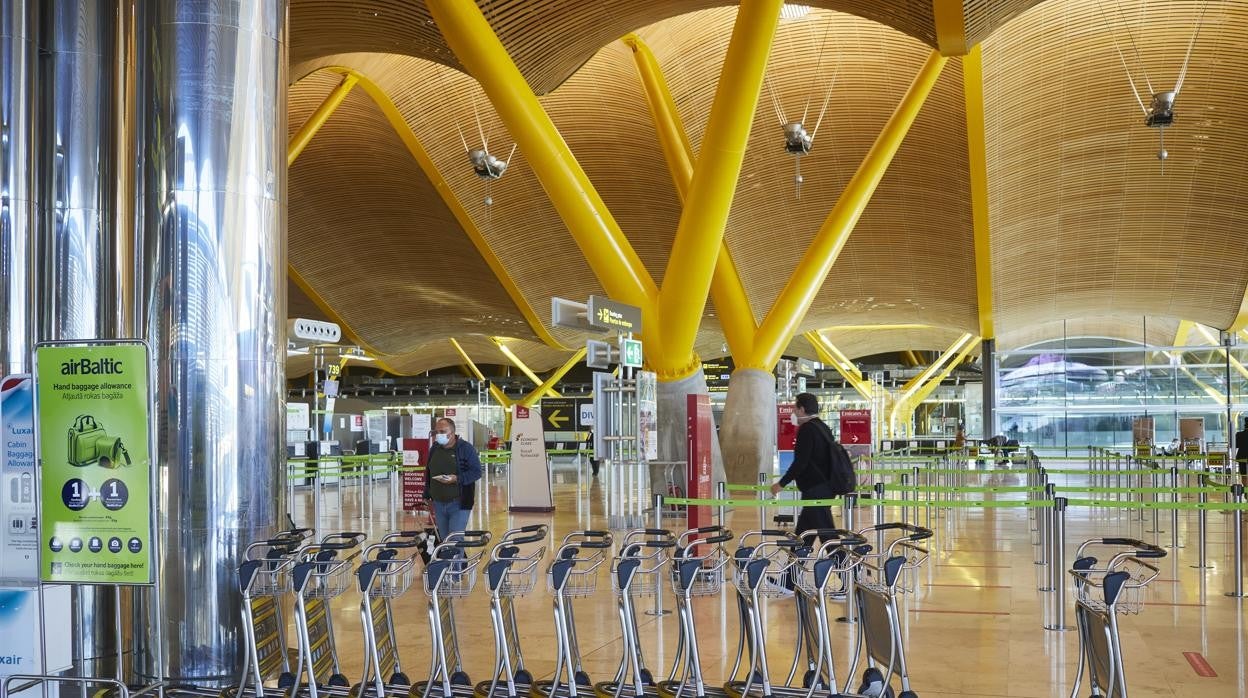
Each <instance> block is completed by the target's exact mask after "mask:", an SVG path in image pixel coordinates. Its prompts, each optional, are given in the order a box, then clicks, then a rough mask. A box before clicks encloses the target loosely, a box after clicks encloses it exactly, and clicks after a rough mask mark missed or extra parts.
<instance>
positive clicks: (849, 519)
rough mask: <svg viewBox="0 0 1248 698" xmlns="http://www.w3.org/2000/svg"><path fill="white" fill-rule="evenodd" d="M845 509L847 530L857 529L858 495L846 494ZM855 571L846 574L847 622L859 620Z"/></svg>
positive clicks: (843, 511)
mask: <svg viewBox="0 0 1248 698" xmlns="http://www.w3.org/2000/svg"><path fill="white" fill-rule="evenodd" d="M842 505H843V510H842V513H841V518H842V520H843V521H844V522H845V524H844V526H845V530H846V531H857V530H858V529H857V525H856V523H855V522H854V509H855V507H857V505H858V495H856V494H854V493H853V492H850V493H849V494H847V495H845V499H844V502H843V503H842ZM854 597H855V593H854V573H853V572H852V571H851V572H849V573H848V574H846V575H845V622H846V623H856V622H857V621H858V609H857V607H856V606H855V604H854Z"/></svg>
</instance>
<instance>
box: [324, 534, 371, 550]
mask: <svg viewBox="0 0 1248 698" xmlns="http://www.w3.org/2000/svg"><path fill="white" fill-rule="evenodd" d="M366 538H368V534H367V533H361V532H359V531H343V532H341V533H330V534H327V535H326V536H325V537H323V538H321V549H322V550H346V549H347V548H354V547H355V546H357V545H359V544H360V543H363V542H364V540H365V539H366Z"/></svg>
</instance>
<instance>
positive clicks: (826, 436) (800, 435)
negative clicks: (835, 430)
mask: <svg viewBox="0 0 1248 698" xmlns="http://www.w3.org/2000/svg"><path fill="white" fill-rule="evenodd" d="M820 432H822V434H821V433H820ZM833 441H834V439H833V438H832V430H831V429H829V428H828V425H827V424H824V423H823V420H821V419H819V418H818V417H815V418H814V419H810V420H807V421H806V422H805V423H804V424H802V425H801V426H800V427H798V428H797V440H796V442H794V444H793V463H792V464H791V465H790V466H789V469H788V470H786V471H785V473H784V477H782V478H780V484H781V485H782V486H783V485H788V484H789V483H790V482H796V483H797V489H799V490H801V491H802V496H805V495H806V493H807V492H809V491H810V490H811V489H812V488H813V487H815V486H816V485H820V484H822V483H823V482H824V481H826V480H828V479H829V478H830V477H831V474H832V446H831V444H832V442H833Z"/></svg>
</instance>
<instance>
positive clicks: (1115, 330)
mask: <svg viewBox="0 0 1248 698" xmlns="http://www.w3.org/2000/svg"><path fill="white" fill-rule="evenodd" d="M1178 328H1179V321H1178V320H1175V319H1174V318H1165V317H1143V316H1134V317H1131V316H1113V315H1109V316H1094V317H1083V318H1076V319H1072V320H1052V321H1049V322H1038V323H1034V324H1031V325H1028V326H1026V327H1021V328H1018V329H1016V330H1013V331H1011V332H1008V333H1005V334H1002V335H999V336H998V337H997V351H1009V350H1011V349H1022V348H1024V347H1029V346H1032V345H1034V344H1037V343H1039V342H1046V341H1051V340H1054V339H1061V338H1062V337H1108V338H1110V339H1122V340H1126V341H1129V342H1142V343H1145V344H1150V345H1152V346H1159V347H1168V346H1170V345H1172V344H1173V343H1174V335H1175V333H1176V332H1177V331H1178ZM1192 337H1193V338H1195V337H1197V335H1196V333H1192Z"/></svg>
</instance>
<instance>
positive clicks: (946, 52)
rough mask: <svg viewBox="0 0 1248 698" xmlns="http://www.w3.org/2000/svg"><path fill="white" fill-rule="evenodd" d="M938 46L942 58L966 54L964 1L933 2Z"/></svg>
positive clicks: (940, 0)
mask: <svg viewBox="0 0 1248 698" xmlns="http://www.w3.org/2000/svg"><path fill="white" fill-rule="evenodd" d="M932 19H933V20H935V24H936V46H937V47H938V48H939V49H940V53H941V55H942V56H961V55H964V54H966V15H965V14H964V13H963V5H962V0H932Z"/></svg>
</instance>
